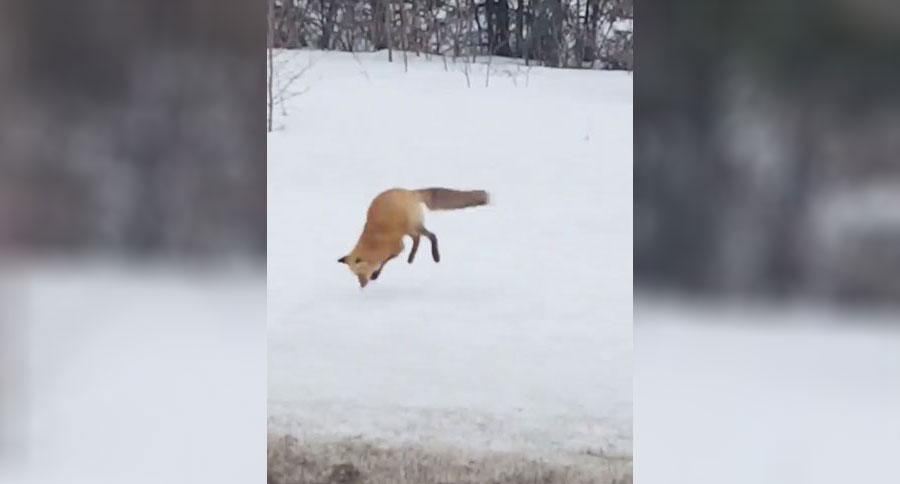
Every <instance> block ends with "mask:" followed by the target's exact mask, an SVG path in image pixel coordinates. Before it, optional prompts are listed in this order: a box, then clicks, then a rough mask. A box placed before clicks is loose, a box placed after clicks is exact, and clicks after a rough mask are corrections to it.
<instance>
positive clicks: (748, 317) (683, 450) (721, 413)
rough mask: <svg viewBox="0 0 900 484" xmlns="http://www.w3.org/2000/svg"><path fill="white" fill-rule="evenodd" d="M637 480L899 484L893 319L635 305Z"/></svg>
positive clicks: (899, 394)
mask: <svg viewBox="0 0 900 484" xmlns="http://www.w3.org/2000/svg"><path fill="white" fill-rule="evenodd" d="M634 320H635V328H634V337H635V341H636V349H635V355H634V358H635V375H634V378H635V388H634V397H635V405H634V410H635V423H636V431H637V435H638V438H637V441H636V445H635V455H636V456H637V467H636V469H635V478H636V480H637V482H648V483H670V484H682V483H684V484H688V483H690V484H698V483H699V484H719V483H723V482H728V483H734V484H744V483H746V484H751V483H753V484H756V483H760V482H766V483H772V484H782V483H783V484H805V483H810V484H812V483H816V484H832V483H834V484H838V483H847V482H867V483H884V484H888V483H897V482H900V467H898V466H897V463H896V454H897V450H898V449H900V351H898V349H900V328H897V325H896V322H897V320H898V317H897V315H896V314H882V315H878V314H866V313H860V312H844V313H836V312H833V311H828V310H825V309H822V308H809V307H793V308H784V307H782V308H778V307H770V308H762V307H753V306H747V305H743V306H735V305H720V306H719V307H714V306H711V305H710V304H709V303H705V304H699V303H686V302H684V301H671V300H669V301H666V300H663V301H661V300H655V299H648V298H644V297H638V298H636V299H635V313H634Z"/></svg>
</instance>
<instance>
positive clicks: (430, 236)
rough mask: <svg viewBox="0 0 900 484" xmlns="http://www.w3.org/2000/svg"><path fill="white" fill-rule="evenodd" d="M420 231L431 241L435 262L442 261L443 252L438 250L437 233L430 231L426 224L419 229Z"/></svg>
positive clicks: (432, 255) (432, 256)
mask: <svg viewBox="0 0 900 484" xmlns="http://www.w3.org/2000/svg"><path fill="white" fill-rule="evenodd" d="M419 233H421V234H422V235H424V236H425V237H428V240H430V241H431V258H432V259H434V261H435V262H440V261H441V254H440V253H439V252H438V241H437V235H434V233H433V232H431V231H429V230H428V229H426V228H425V227H424V226H423V227H422V228H420V229H419Z"/></svg>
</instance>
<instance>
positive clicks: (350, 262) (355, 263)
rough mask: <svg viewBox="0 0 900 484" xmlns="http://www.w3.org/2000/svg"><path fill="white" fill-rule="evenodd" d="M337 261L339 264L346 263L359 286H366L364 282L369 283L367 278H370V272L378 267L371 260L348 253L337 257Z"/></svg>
mask: <svg viewBox="0 0 900 484" xmlns="http://www.w3.org/2000/svg"><path fill="white" fill-rule="evenodd" d="M338 262H340V263H341V264H347V267H348V268H349V269H350V272H352V273H353V274H355V275H356V279H357V280H358V281H359V287H360V288H363V287H366V284H368V283H369V279H371V278H372V273H373V272H375V269H377V268H378V267H377V266H376V265H375V264H372V263H371V262H368V261H366V260H363V259H362V258H361V257H358V256H356V255H354V254H352V253H351V254H348V255H345V256H344V257H341V258H340V259H338Z"/></svg>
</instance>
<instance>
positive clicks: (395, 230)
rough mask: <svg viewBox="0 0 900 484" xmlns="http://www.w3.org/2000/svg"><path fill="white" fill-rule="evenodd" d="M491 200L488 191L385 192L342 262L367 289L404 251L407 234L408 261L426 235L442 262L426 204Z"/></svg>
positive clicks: (454, 205) (449, 206) (438, 206)
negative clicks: (428, 223) (409, 244)
mask: <svg viewBox="0 0 900 484" xmlns="http://www.w3.org/2000/svg"><path fill="white" fill-rule="evenodd" d="M489 200H490V196H489V195H488V193H487V192H486V191H484V190H465V191H462V190H451V189H449V188H423V189H421V190H405V189H402V188H393V189H391V190H387V191H384V192H381V193H380V194H378V196H376V197H375V199H373V200H372V204H371V205H369V211H368V212H367V213H366V225H365V227H363V232H362V235H360V236H359V241H358V242H357V243H356V247H354V248H353V250H352V251H350V253H349V254H347V255H345V256H344V257H341V258H340V259H338V262H340V263H341V264H347V267H349V268H350V272H352V273H353V274H355V275H356V278H357V280H359V287H360V288H364V287H366V284H368V283H369V281H370V280H371V281H374V280H375V279H378V276H379V275H381V270H382V269H384V265H385V264H386V263H387V262H388V261H389V260H391V259H393V258H394V257H397V256H398V255H400V253H401V252H403V237H404V236H406V235H408V236H410V237H411V238H412V241H413V245H412V250H410V252H409V258H408V259H407V262H408V263H410V264H412V261H413V258H415V257H416V251H417V250H419V238H420V237H421V236H423V235H424V236H426V237H428V240H430V241H431V257H432V258H434V261H435V262H440V260H441V255H440V253H438V241H437V236H436V235H434V233H433V232H430V231H429V230H428V229H426V228H425V225H424V221H425V215H424V213H423V210H422V204H425V206H426V207H428V209H429V210H454V209H458V208H466V207H475V206H479V205H487V203H488V202H489Z"/></svg>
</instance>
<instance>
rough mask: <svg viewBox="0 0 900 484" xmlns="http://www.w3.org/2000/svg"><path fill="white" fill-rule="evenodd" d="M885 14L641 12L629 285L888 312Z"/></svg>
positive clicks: (890, 225)
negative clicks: (875, 305) (865, 304)
mask: <svg viewBox="0 0 900 484" xmlns="http://www.w3.org/2000/svg"><path fill="white" fill-rule="evenodd" d="M893 5H894V3H893V2H854V1H851V0H837V1H835V2H819V1H815V0H796V1H792V2H783V1H780V0H759V1H755V2H729V3H728V4H727V7H726V5H725V4H723V3H722V2H718V1H714V0H689V1H675V0H645V1H643V2H642V3H641V6H640V8H639V9H640V10H641V12H640V14H639V15H640V18H641V25H642V26H643V27H642V28H643V29H644V31H645V32H646V35H642V36H641V46H640V52H641V57H640V61H639V63H638V64H639V66H637V67H636V68H639V69H640V74H641V75H640V76H636V78H635V104H634V110H635V126H634V129H635V144H634V146H635V154H634V164H635V167H634V210H635V230H634V271H635V273H634V280H635V285H636V286H642V287H665V288H679V289H688V290H692V291H698V292H701V293H704V294H723V293H724V294H732V295H748V294H753V295H769V296H776V297H794V296H804V297H815V298H824V299H828V300H840V301H876V300H877V301H882V302H892V303H900V158H898V153H900V147H898V136H897V133H900V63H898V62H897V61H896V53H897V52H898V49H900V20H898V19H900V17H897V16H896V15H892V14H891V12H895V10H894V9H893Z"/></svg>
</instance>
